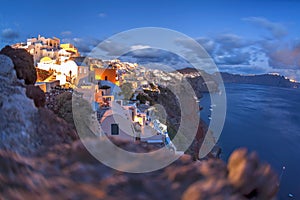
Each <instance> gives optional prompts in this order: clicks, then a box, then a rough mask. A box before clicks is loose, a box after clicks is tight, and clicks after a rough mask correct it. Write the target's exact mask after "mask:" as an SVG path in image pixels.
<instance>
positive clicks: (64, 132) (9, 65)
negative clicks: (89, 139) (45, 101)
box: [0, 55, 76, 154]
mask: <svg viewBox="0 0 300 200" xmlns="http://www.w3.org/2000/svg"><path fill="white" fill-rule="evenodd" d="M0 64H1V65H0V82H1V84H0V99H1V103H0V111H1V115H0V120H1V124H0V135H1V143H0V148H1V149H9V150H14V151H15V152H18V153H20V154H28V153H32V152H36V151H38V150H41V149H44V148H46V147H48V146H51V145H53V144H56V143H57V142H71V141H72V138H75V137H76V134H75V132H74V130H72V129H71V128H70V126H69V125H68V124H67V123H65V122H64V121H63V120H62V119H60V118H58V117H56V116H55V115H54V114H53V113H52V112H50V111H49V110H47V109H45V108H37V107H36V106H35V104H34V101H33V100H31V99H29V98H28V97H27V95H26V93H28V90H27V91H26V88H27V87H28V86H26V85H25V84H24V82H23V81H22V80H19V79H18V78H17V76H16V71H15V70H14V65H13V62H12V60H11V59H10V58H8V57H7V56H4V55H0ZM32 87H34V86H32ZM30 95H34V94H32V93H31V94H30ZM35 97H36V96H35ZM41 136H42V137H41Z"/></svg>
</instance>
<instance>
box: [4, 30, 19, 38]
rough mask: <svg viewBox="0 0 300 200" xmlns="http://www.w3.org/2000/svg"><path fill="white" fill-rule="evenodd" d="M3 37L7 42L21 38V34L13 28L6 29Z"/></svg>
mask: <svg viewBox="0 0 300 200" xmlns="http://www.w3.org/2000/svg"><path fill="white" fill-rule="evenodd" d="M1 36H2V38H3V39H5V40H14V39H17V38H19V36H20V34H19V33H18V32H17V31H15V30H13V29H11V28H6V29H3V30H2V33H1Z"/></svg>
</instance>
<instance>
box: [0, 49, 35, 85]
mask: <svg viewBox="0 0 300 200" xmlns="http://www.w3.org/2000/svg"><path fill="white" fill-rule="evenodd" d="M0 54H4V55H6V56H8V57H10V58H11V59H12V61H13V63H14V68H15V70H16V72H17V77H18V78H19V79H24V81H25V84H27V85H33V84H34V83H35V82H36V79H37V75H36V71H35V67H34V64H33V57H32V56H31V55H30V54H29V53H28V52H27V51H26V50H25V49H14V48H12V47H10V46H6V47H4V48H3V49H2V50H1V51H0Z"/></svg>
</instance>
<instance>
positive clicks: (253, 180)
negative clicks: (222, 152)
mask: <svg viewBox="0 0 300 200" xmlns="http://www.w3.org/2000/svg"><path fill="white" fill-rule="evenodd" d="M227 167H228V171H229V174H228V179H229V182H230V183H231V184H232V185H233V186H234V187H235V188H236V190H237V191H238V192H239V193H241V194H243V195H244V196H246V197H249V198H253V197H256V198H258V199H271V197H272V196H274V194H276V193H277V190H278V187H277V183H278V179H277V176H276V174H275V173H274V172H273V171H272V170H271V167H270V165H268V164H264V163H260V161H259V159H258V156H257V154H256V153H251V154H249V155H248V152H247V150H246V149H239V150H236V151H234V152H233V153H232V155H231V156H230V158H229V163H228V166H227Z"/></svg>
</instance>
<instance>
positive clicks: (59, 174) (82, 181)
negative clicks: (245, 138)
mask: <svg viewBox="0 0 300 200" xmlns="http://www.w3.org/2000/svg"><path fill="white" fill-rule="evenodd" d="M27 56H28V55H27ZM19 78H22V77H19ZM0 82H1V85H0V112H1V115H0V136H1V141H0V163H1V165H0V199H111V200H113V199H125V200H126V199H128V200H129V199H184V200H201V199H232V200H234V199H236V200H243V199H261V200H268V199H272V198H273V197H274V196H275V195H276V192H277V189H278V188H277V176H276V175H275V173H274V172H273V171H272V170H271V168H270V166H269V165H268V164H264V163H262V162H260V161H259V159H258V157H257V156H256V154H253V153H251V154H248V152H247V151H246V150H244V149H241V150H237V151H236V152H234V153H233V155H232V156H231V157H230V160H229V163H228V164H225V163H224V162H223V161H221V160H216V159H211V160H208V161H202V162H199V161H197V162H194V161H192V159H191V157H190V156H188V155H185V156H182V157H181V158H180V159H179V160H177V161H176V162H174V163H173V164H171V165H169V166H167V167H165V168H163V169H161V170H159V171H155V172H151V173H146V174H129V173H123V172H119V171H116V170H113V169H111V168H109V167H107V166H105V165H103V164H101V163H100V162H98V161H97V160H96V159H94V157H92V156H91V155H90V154H89V153H88V151H87V150H86V149H85V148H84V146H83V145H82V143H81V141H80V140H76V134H75V131H74V130H73V129H72V128H71V127H70V126H69V125H68V124H67V123H66V122H65V121H64V120H62V119H60V118H58V117H57V116H56V115H54V114H53V113H52V112H51V111H49V110H47V109H46V108H43V107H39V108H38V107H36V106H35V104H34V101H33V100H32V99H29V98H28V97H27V96H26V85H25V81H22V80H19V79H18V78H17V74H16V71H15V69H14V63H13V61H12V60H11V59H10V58H9V57H7V56H4V55H0ZM85 140H86V142H87V143H89V144H91V145H94V146H95V147H97V148H101V142H100V140H96V139H95V138H92V139H89V138H86V139H85ZM112 140H113V139H112ZM114 143H116V144H118V145H119V146H120V147H123V146H126V149H132V151H135V152H142V151H143V149H144V148H151V146H146V147H145V146H141V145H136V144H134V143H131V142H126V141H120V140H116V141H114Z"/></svg>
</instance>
